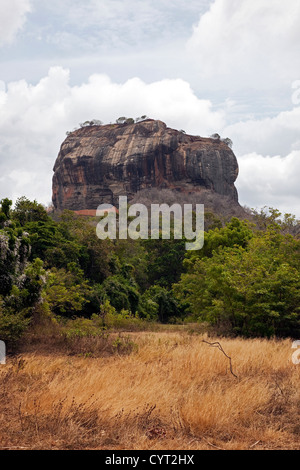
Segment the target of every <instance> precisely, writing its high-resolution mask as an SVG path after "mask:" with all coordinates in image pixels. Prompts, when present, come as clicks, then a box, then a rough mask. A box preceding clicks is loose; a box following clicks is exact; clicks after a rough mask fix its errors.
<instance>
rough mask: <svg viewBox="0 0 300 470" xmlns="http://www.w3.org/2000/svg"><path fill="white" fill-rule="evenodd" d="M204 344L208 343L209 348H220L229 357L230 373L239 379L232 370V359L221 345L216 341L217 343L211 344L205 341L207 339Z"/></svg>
mask: <svg viewBox="0 0 300 470" xmlns="http://www.w3.org/2000/svg"><path fill="white" fill-rule="evenodd" d="M202 343H206V344H209V346H212V347H213V348H218V349H219V350H220V351H221V352H222V353H223V354H224V356H226V357H227V359H228V360H229V368H230V372H231V374H232V375H233V376H234V377H235V378H236V379H237V378H238V376H237V375H236V374H235V373H234V372H233V370H232V362H231V357H229V356H228V355H227V354H226V352H225V351H224V349H223V348H222V346H221V344H220V343H219V342H218V341H216V342H215V343H210V342H209V341H205V339H203V340H202Z"/></svg>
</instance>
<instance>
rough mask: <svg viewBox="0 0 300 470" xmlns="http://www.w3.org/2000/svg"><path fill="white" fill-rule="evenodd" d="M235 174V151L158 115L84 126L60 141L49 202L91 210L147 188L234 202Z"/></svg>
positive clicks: (70, 207)
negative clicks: (178, 128)
mask: <svg viewBox="0 0 300 470" xmlns="http://www.w3.org/2000/svg"><path fill="white" fill-rule="evenodd" d="M237 175H238V164H237V160H236V157H235V155H234V153H233V152H232V151H231V149H230V148H229V147H228V146H227V145H226V144H225V143H223V142H221V141H216V140H212V139H207V138H201V137H195V136H190V135H186V134H184V133H182V132H179V131H176V130H174V129H169V128H167V126H166V125H165V124H164V123H163V122H161V121H153V120H147V121H143V122H140V123H137V124H127V125H126V124H125V125H124V124H120V125H117V124H114V125H106V126H92V127H85V128H82V129H79V130H77V131H75V132H73V133H72V134H70V135H69V136H68V137H67V138H66V140H65V141H64V142H63V144H62V146H61V149H60V152H59V155H58V157H57V160H56V163H55V166H54V176H53V204H54V207H55V209H56V210H63V209H70V210H76V211H77V210H83V209H90V210H95V209H97V207H98V206H99V205H100V204H102V203H108V204H113V205H117V204H118V197H119V196H127V197H128V200H129V201H130V200H132V199H133V198H134V199H136V198H137V196H138V194H137V193H139V192H141V193H142V192H143V190H149V189H150V188H151V189H152V188H156V190H157V189H158V190H172V191H176V192H177V194H178V197H179V198H180V202H184V195H191V194H193V195H197V201H198V202H199V203H202V202H203V201H201V194H204V193H206V194H207V192H209V193H213V194H217V195H219V196H224V197H226V199H227V200H229V201H232V203H233V204H238V202H237V200H238V197H237V191H236V188H235V186H234V182H235V180H236V178H237ZM198 195H199V198H198ZM198 199H199V200H198Z"/></svg>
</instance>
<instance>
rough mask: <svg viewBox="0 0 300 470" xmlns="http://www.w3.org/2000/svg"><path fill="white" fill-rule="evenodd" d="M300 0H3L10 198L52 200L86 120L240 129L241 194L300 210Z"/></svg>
mask: <svg viewBox="0 0 300 470" xmlns="http://www.w3.org/2000/svg"><path fill="white" fill-rule="evenodd" d="M299 24H300V1H299V0H286V2H283V1H282V0H189V1H188V2H186V1H184V0H172V1H171V0H85V2H82V0H51V1H49V0H0V199H1V198H3V197H10V198H12V199H13V200H14V201H15V200H16V198H17V197H19V196H22V195H25V196H27V197H29V198H30V199H37V200H38V201H39V202H42V203H44V204H46V205H47V204H49V203H50V201H51V184H52V168H53V165H54V162H55V159H56V157H57V154H58V151H59V147H60V145H61V143H62V141H63V140H64V139H65V136H66V135H65V134H66V131H68V130H72V129H74V127H76V126H77V125H78V123H80V122H83V121H85V120H90V119H95V118H96V119H100V120H101V121H103V122H104V123H109V122H114V121H115V120H116V118H118V117H119V116H128V117H133V118H135V117H138V116H141V115H144V114H146V115H148V116H149V117H152V118H155V119H161V120H162V121H164V122H166V124H167V125H168V126H170V127H174V128H175V129H184V130H185V131H186V132H187V133H191V134H196V135H202V136H209V135H211V134H212V133H215V132H217V133H219V134H220V135H221V136H222V137H230V138H231V139H232V140H233V143H234V147H233V150H234V152H235V154H236V156H237V158H238V162H239V167H240V174H239V178H238V180H237V183H236V185H237V188H238V191H239V199H240V203H241V204H242V205H247V206H248V207H253V208H258V209H259V208H262V207H264V206H268V207H276V208H278V209H280V210H281V211H283V212H289V213H292V214H295V215H296V216H297V217H298V218H300V184H299V176H300V54H299V50H300V28H299Z"/></svg>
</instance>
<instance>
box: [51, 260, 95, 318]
mask: <svg viewBox="0 0 300 470" xmlns="http://www.w3.org/2000/svg"><path fill="white" fill-rule="evenodd" d="M89 291H90V287H89V284H88V281H86V280H84V278H83V272H82V271H80V270H78V269H76V266H75V267H74V266H71V265H69V270H65V269H64V268H61V269H57V268H52V269H51V270H50V272H48V276H47V284H46V287H45V290H44V299H45V301H46V302H47V303H48V305H49V307H50V309H51V311H52V312H53V313H55V314H56V315H62V316H69V317H70V316H73V315H76V314H79V313H82V310H83V308H84V305H85V304H86V303H87V302H88V300H87V298H88V294H89Z"/></svg>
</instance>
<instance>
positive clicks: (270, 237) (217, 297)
mask: <svg viewBox="0 0 300 470" xmlns="http://www.w3.org/2000/svg"><path fill="white" fill-rule="evenodd" d="M299 250H300V245H299V242H298V243H296V244H295V243H294V241H293V240H292V239H291V238H290V237H286V236H283V235H281V234H279V233H278V231H276V230H274V229H270V230H268V231H267V232H265V233H264V234H263V236H261V235H260V236H257V237H253V238H252V239H250V240H249V241H248V243H247V244H246V246H245V247H243V246H242V245H239V246H238V245H235V246H233V247H227V246H223V247H221V248H219V249H218V250H217V251H214V252H213V253H210V256H209V257H207V258H202V259H197V260H196V261H195V262H194V263H193V264H192V263H190V264H189V271H188V273H185V274H184V275H183V276H182V278H181V281H180V282H179V283H178V284H177V285H176V286H174V291H175V293H176V295H177V297H178V299H180V300H183V299H184V300H185V301H187V302H188V303H189V306H190V311H191V312H192V313H193V314H194V315H197V316H198V319H199V320H201V321H207V322H209V323H210V324H212V325H214V326H216V327H217V328H218V330H219V331H222V332H223V333H230V334H241V335H244V336H267V337H270V336H273V335H277V336H286V335H292V334H293V335H296V334H298V335H299V334H300V290H299V289H300V273H299V268H298V267H297V268H296V267H295V266H294V256H295V253H298V256H299ZM298 266H299V265H298Z"/></svg>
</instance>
